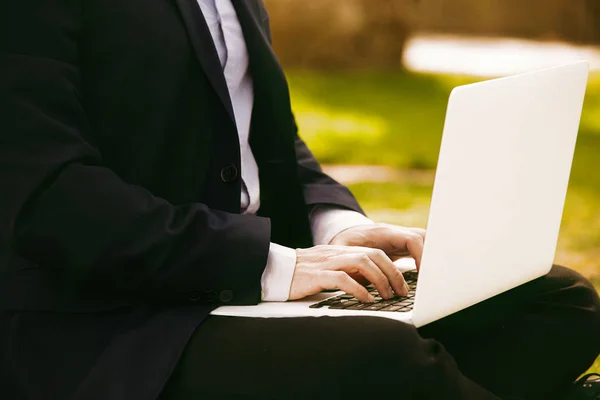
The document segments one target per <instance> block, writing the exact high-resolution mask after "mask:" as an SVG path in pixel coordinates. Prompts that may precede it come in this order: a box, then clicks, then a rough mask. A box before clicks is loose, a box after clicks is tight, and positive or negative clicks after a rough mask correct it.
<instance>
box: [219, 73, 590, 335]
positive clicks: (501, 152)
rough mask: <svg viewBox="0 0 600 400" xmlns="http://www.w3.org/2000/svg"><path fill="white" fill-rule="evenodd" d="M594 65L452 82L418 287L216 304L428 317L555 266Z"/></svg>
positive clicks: (288, 312) (292, 313)
mask: <svg viewBox="0 0 600 400" xmlns="http://www.w3.org/2000/svg"><path fill="white" fill-rule="evenodd" d="M588 71H589V65H588V63H587V62H579V63H575V64H570V65H566V66H561V67H556V68H551V69H546V70H542V71H537V72H531V73H527V74H522V75H517V76H513V77H508V78H501V79H494V80H489V81H486V82H481V83H475V84H472V85H466V86H461V87H457V88H456V89H454V90H453V91H452V94H451V95H450V100H449V104H448V110H447V116H446V123H445V127H444V135H443V139H442V145H441V149H440V155H439V162H438V167H437V172H436V177H435V185H434V189H433V197H432V201H431V209H430V214H429V221H428V226H427V239H426V241H425V248H424V250H423V258H422V263H421V268H420V272H419V274H418V284H415V283H414V282H413V283H412V285H411V286H412V287H411V294H410V295H409V296H407V297H403V298H395V299H392V300H383V299H382V300H381V301H378V302H376V303H370V304H365V303H359V302H358V301H356V299H354V298H352V296H350V295H346V294H345V293H343V292H333V293H331V292H330V293H320V294H318V295H315V296H311V297H307V298H305V299H303V300H300V301H294V302H287V303H261V304H259V305H257V306H244V307H239V306H226V307H220V308H217V309H216V310H214V311H213V312H212V314H213V315H221V316H239V317H264V318H288V317H310V316H314V317H319V316H331V317H338V316H339V317H344V316H351V315H359V316H377V317H383V318H391V319H395V320H399V321H404V322H407V323H411V324H414V325H415V326H417V327H420V326H423V325H426V324H428V323H430V322H433V321H435V320H438V319H441V318H443V317H445V316H448V315H450V314H453V313H455V312H458V311H460V310H463V309H465V308H467V307H469V306H472V305H474V304H476V303H479V302H481V301H484V300H486V299H489V298H491V297H493V296H496V295H498V294H500V293H502V292H505V291H507V290H510V289H512V288H514V287H516V286H519V285H522V284H524V283H526V282H529V281H531V280H533V279H536V278H538V277H541V276H543V275H545V274H547V273H548V272H549V271H550V269H551V267H552V263H553V259H554V255H555V251H556V243H557V239H558V233H559V229H560V222H561V219H562V212H563V206H564V202H565V197H566V193H567V186H568V182H569V175H570V171H571V164H572V160H573V154H574V151H575V142H576V138H577V132H578V129H579V122H580V118H581V111H582V107H583V100H584V95H585V90H586V85H587V80H588ZM400 264H403V265H402V266H400V267H403V268H404V269H405V270H406V269H411V266H410V262H408V263H407V262H403V263H400ZM412 265H413V266H412V268H413V269H414V263H413V264H412ZM409 275H411V273H406V274H405V277H408V276H409ZM413 275H415V274H414V273H413ZM414 278H415V277H414V276H410V280H411V281H413V280H414ZM415 285H416V294H415ZM370 290H374V289H370ZM374 293H375V294H376V292H374Z"/></svg>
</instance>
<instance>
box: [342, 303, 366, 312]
mask: <svg viewBox="0 0 600 400" xmlns="http://www.w3.org/2000/svg"><path fill="white" fill-rule="evenodd" d="M370 305H371V303H356V304H354V305H352V306H348V307H346V308H344V310H364V309H365V308H366V307H369V306H370Z"/></svg>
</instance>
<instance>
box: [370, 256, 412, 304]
mask: <svg viewBox="0 0 600 400" xmlns="http://www.w3.org/2000/svg"><path fill="white" fill-rule="evenodd" d="M369 257H370V258H371V260H373V262H374V263H375V264H377V266H378V267H379V269H380V270H381V271H382V272H383V273H384V274H385V276H386V278H387V280H388V282H389V285H390V286H391V287H392V289H394V292H396V294H397V295H398V296H406V295H408V291H409V288H408V285H407V283H406V281H405V280H404V276H402V273H401V272H400V270H399V269H398V267H397V266H396V264H394V263H393V262H392V260H391V259H390V258H389V257H388V256H387V254H385V252H384V251H382V250H378V249H372V250H370V252H369Z"/></svg>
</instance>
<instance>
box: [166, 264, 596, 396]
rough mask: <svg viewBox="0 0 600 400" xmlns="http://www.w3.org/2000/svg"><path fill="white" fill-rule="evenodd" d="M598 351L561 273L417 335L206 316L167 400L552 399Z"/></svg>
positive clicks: (589, 295) (591, 303) (585, 306)
mask: <svg viewBox="0 0 600 400" xmlns="http://www.w3.org/2000/svg"><path fill="white" fill-rule="evenodd" d="M449 290H451V288H449ZM599 353H600V300H599V298H598V294H597V292H596V290H595V289H594V288H593V286H592V285H591V284H590V283H589V282H588V281H587V280H586V279H585V278H583V277H582V276H581V275H579V274H577V273H576V272H574V271H572V270H569V269H566V268H563V267H558V266H555V267H554V268H553V269H552V271H551V272H550V274H548V275H547V276H545V277H542V278H540V279H537V280H535V281H533V282H530V283H528V284H526V285H523V286H520V287H518V288H516V289H513V290H512V291H509V292H507V293H504V294H502V295H500V296H496V297H495V298H493V299H490V300H488V301H485V302H483V303H480V304H478V305H476V306H474V307H471V308H469V309H467V310H464V311H462V312H460V313H457V314H455V315H453V316H451V317H448V318H445V319H443V320H441V321H438V322H436V323H433V324H430V325H428V326H425V327H423V328H421V329H419V330H417V329H415V328H414V327H413V326H410V325H407V324H404V323H401V322H397V321H393V320H389V319H384V318H376V317H348V318H289V319H285V318H284V319H247V318H227V317H209V319H208V320H207V321H205V322H204V323H203V324H202V325H201V326H200V327H199V328H198V330H197V331H196V332H195V334H194V336H193V338H192V340H191V341H190V342H189V344H188V346H187V348H186V351H185V353H184V356H183V358H182V359H181V360H180V363H179V365H178V366H177V368H176V370H175V372H174V374H173V375H172V377H171V379H170V380H169V382H168V384H167V386H166V388H165V389H164V391H163V393H162V395H161V400H195V399H212V398H214V399H229V398H233V399H316V398H335V399H338V398H339V399H364V398H365V396H372V397H373V398H383V397H381V396H386V397H385V398H389V399H402V400H411V399H444V400H451V399H457V400H458V399H477V400H485V399H498V398H501V399H526V400H530V399H531V400H533V399H553V398H560V393H561V392H562V391H564V390H565V388H566V387H568V385H569V384H570V383H571V382H572V381H573V380H574V379H575V378H576V377H577V376H578V375H579V374H581V373H583V372H584V371H585V370H586V369H587V368H588V367H589V366H590V365H591V364H592V362H593V361H594V359H595V358H596V356H597V355H598V354H599Z"/></svg>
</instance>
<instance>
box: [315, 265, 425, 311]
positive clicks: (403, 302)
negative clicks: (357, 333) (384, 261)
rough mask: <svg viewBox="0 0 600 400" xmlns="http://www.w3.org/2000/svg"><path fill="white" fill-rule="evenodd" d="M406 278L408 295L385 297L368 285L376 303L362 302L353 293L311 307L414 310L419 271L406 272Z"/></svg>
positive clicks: (331, 298)
mask: <svg viewBox="0 0 600 400" xmlns="http://www.w3.org/2000/svg"><path fill="white" fill-rule="evenodd" d="M403 275H404V280H405V281H406V283H407V284H408V288H409V292H408V296H396V297H392V298H391V299H387V300H385V299H383V298H382V297H381V296H380V295H379V292H377V289H375V287H373V286H372V285H371V286H368V287H367V290H368V291H369V293H371V295H372V296H373V297H375V302H374V303H361V302H360V301H358V300H357V299H356V297H354V296H352V295H351V294H342V295H340V296H335V297H330V298H328V299H325V300H323V301H321V302H319V303H315V304H313V305H311V306H310V308H322V307H329V308H330V309H332V310H364V311H388V312H408V311H412V309H413V305H414V303H415V290H416V289H417V276H418V275H417V272H416V271H409V272H404V273H403Z"/></svg>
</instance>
